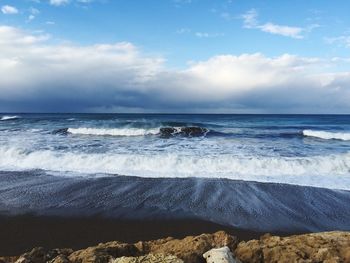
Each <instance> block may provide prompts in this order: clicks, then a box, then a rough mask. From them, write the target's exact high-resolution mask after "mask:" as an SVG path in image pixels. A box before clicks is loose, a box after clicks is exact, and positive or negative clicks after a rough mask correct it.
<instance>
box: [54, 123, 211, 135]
mask: <svg viewBox="0 0 350 263" xmlns="http://www.w3.org/2000/svg"><path fill="white" fill-rule="evenodd" d="M208 132H209V130H208V129H207V128H202V127H196V126H194V127H159V128H63V129H58V130H54V131H53V132H52V133H53V134H61V135H67V134H76V135H94V136H146V135H160V136H162V137H172V136H188V137H195V136H205V135H207V133H208ZM212 133H213V134H215V133H214V132H212Z"/></svg>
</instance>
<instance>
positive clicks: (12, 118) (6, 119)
mask: <svg viewBox="0 0 350 263" xmlns="http://www.w3.org/2000/svg"><path fill="white" fill-rule="evenodd" d="M18 118H19V117H18V116H2V117H1V118H0V121H8V120H15V119H18Z"/></svg>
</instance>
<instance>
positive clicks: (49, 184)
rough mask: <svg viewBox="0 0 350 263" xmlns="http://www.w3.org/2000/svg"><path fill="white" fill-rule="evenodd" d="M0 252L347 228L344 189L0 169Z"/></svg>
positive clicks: (349, 213)
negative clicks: (39, 247) (204, 235)
mask: <svg viewBox="0 0 350 263" xmlns="http://www.w3.org/2000/svg"><path fill="white" fill-rule="evenodd" d="M0 181H1V184H0V233H1V240H0V242H1V243H0V255H1V256H6V255H8V256H13V255H19V254H21V253H23V252H25V251H28V250H30V249H32V248H33V247H38V246H42V247H45V248H48V249H52V248H64V247H69V248H72V249H80V248H86V247H88V246H94V245H97V244H98V243H100V242H109V241H113V240H118V241H121V242H127V243H134V242H137V241H140V240H142V241H146V240H156V239H161V238H166V237H169V236H172V237H174V238H184V237H185V236H189V235H199V234H202V233H214V232H216V231H220V230H223V231H225V232H227V233H229V234H231V235H232V236H236V237H238V238H239V239H240V240H251V239H258V238H259V237H260V236H262V235H264V234H266V233H271V234H273V235H278V236H287V235H288V236H289V235H294V234H302V233H316V232H324V231H349V230H350V226H349V223H348V222H349V221H350V210H349V209H348V208H349V203H350V191H343V190H331V189H324V188H314V187H303V186H296V185H286V184H276V183H259V182H249V181H234V180H229V179H205V178H138V177H127V176H113V177H92V178H91V177H83V176H80V177H63V176H52V175H49V174H46V173H45V172H43V171H30V172H1V171H0Z"/></svg>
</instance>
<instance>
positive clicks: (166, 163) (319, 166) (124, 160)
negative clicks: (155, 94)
mask: <svg viewBox="0 0 350 263" xmlns="http://www.w3.org/2000/svg"><path fill="white" fill-rule="evenodd" d="M0 169H1V170H13V171H18V170H32V169H42V170H48V171H56V172H72V173H75V172H76V173H86V174H120V175H130V176H140V177H210V178H228V179H238V180H247V181H260V182H277V183H292V184H299V185H309V186H318V187H327V188H340V189H344V187H346V188H348V189H350V173H349V171H350V153H346V154H337V155H329V156H313V157H238V156H232V155H220V156H184V155H182V154H181V153H171V154H165V153H164V154H160V153H158V154H154V155H143V154H121V153H110V152H109V153H95V154H88V153H82V152H79V153H75V152H63V151H62V152H57V151H51V150H40V151H33V152H27V151H25V150H23V149H20V148H16V147H0Z"/></svg>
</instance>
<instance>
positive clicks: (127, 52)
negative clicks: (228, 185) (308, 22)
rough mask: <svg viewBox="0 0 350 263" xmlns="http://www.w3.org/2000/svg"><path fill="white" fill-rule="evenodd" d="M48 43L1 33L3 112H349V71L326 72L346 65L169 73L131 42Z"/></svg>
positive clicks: (225, 62)
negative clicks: (115, 110) (117, 110)
mask: <svg viewBox="0 0 350 263" xmlns="http://www.w3.org/2000/svg"><path fill="white" fill-rule="evenodd" d="M48 39H49V36H47V35H45V34H30V33H27V32H24V31H22V30H19V29H17V28H14V27H8V26H0V72H1V75H2V76H1V78H0V110H1V111H4V110H18V111H19V110H21V111H37V110H42V111H51V110H55V111H64V110H67V111H91V110H96V109H97V110H104V111H106V110H107V111H108V110H110V109H116V108H118V109H119V110H121V109H125V110H126V111H128V109H139V110H150V111H164V109H167V110H168V111H179V110H180V111H191V110H196V111H200V110H201V109H202V110H203V111H207V112H208V111H215V109H216V108H220V109H226V110H227V111H231V112H232V111H235V112H236V111H241V112H242V111H243V112H274V113H277V112H304V113H305V112H313V113H314V112H316V113H317V112H327V113H331V112H338V113H339V112H350V105H349V101H350V88H349V87H350V72H337V73H332V71H331V70H330V69H332V67H333V66H336V65H338V64H339V63H345V62H342V61H345V60H346V58H344V59H340V58H336V59H333V60H332V59H330V60H324V59H319V58H305V57H299V56H293V55H289V54H284V55H281V56H277V57H267V56H264V55H263V54H260V53H256V54H241V55H237V56H236V55H219V56H214V57H211V58H209V59H208V60H204V61H197V62H192V63H191V64H189V65H188V67H187V68H186V69H184V70H168V69H167V68H166V67H165V65H164V59H163V58H160V57H153V56H149V55H145V54H143V53H142V52H141V51H140V50H139V49H138V48H137V47H135V46H134V45H133V44H131V43H128V42H121V43H115V44H96V45H88V46H83V45H73V44H52V43H51V41H50V42H49V41H47V40H48ZM346 63H348V62H346Z"/></svg>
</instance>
